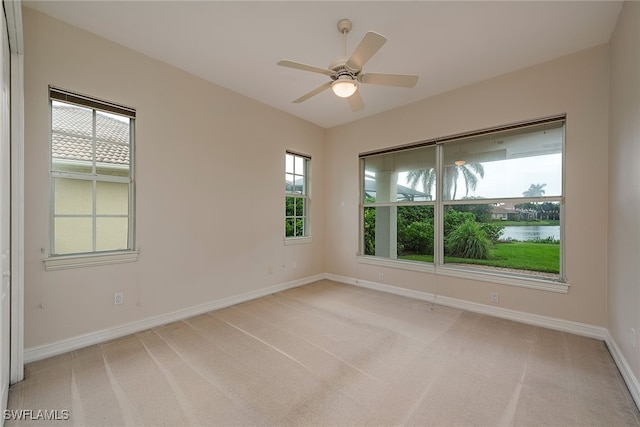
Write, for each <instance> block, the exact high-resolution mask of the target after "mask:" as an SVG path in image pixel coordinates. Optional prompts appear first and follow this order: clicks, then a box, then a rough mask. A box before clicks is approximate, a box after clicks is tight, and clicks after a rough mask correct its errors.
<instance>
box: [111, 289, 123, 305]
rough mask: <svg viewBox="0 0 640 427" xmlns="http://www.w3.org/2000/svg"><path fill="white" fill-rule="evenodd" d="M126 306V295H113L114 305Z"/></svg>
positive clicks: (117, 293) (120, 293)
mask: <svg viewBox="0 0 640 427" xmlns="http://www.w3.org/2000/svg"><path fill="white" fill-rule="evenodd" d="M121 304H124V293H122V292H116V293H115V294H113V305H121Z"/></svg>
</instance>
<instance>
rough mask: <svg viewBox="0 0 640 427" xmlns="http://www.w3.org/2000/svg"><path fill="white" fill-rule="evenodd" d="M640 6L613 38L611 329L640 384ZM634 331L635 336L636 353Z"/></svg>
mask: <svg viewBox="0 0 640 427" xmlns="http://www.w3.org/2000/svg"><path fill="white" fill-rule="evenodd" d="M639 23H640V3H638V2H629V1H628V2H625V4H624V7H623V8H622V12H621V13H620V17H619V18H618V23H617V26H616V29H615V31H614V33H613V36H612V38H611V43H610V44H611V109H610V121H611V123H610V125H611V126H610V132H609V138H610V139H609V144H610V151H609V188H608V190H609V199H608V202H609V244H608V247H609V250H608V259H609V264H608V273H609V292H608V307H609V316H608V320H609V322H608V326H609V332H610V333H611V335H612V336H613V338H614V339H615V341H616V343H617V344H618V346H619V347H620V351H621V352H622V354H623V355H624V358H625V359H626V360H627V363H628V364H629V367H630V368H631V370H632V371H633V373H634V375H635V377H636V378H640V336H639V335H638V334H640V262H639V258H638V256H639V254H640V224H639V223H638V217H639V215H638V214H639V213H640V168H639V167H638V161H639V160H640V25H638V24H639ZM631 328H634V329H635V331H636V340H637V344H636V346H635V348H634V347H633V339H632V338H633V336H632V333H631Z"/></svg>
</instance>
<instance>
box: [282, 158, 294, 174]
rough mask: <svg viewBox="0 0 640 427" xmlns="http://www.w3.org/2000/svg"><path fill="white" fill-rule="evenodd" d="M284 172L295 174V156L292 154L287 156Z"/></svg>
mask: <svg viewBox="0 0 640 427" xmlns="http://www.w3.org/2000/svg"><path fill="white" fill-rule="evenodd" d="M284 163H285V166H284V171H285V172H286V173H293V155H292V154H285V157H284Z"/></svg>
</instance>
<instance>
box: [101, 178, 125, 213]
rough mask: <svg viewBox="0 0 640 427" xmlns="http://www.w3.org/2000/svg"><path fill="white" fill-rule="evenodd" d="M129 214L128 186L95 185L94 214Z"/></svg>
mask: <svg viewBox="0 0 640 427" xmlns="http://www.w3.org/2000/svg"><path fill="white" fill-rule="evenodd" d="M128 213H129V184H123V183H118V182H97V183H96V214H97V215H127V214H128Z"/></svg>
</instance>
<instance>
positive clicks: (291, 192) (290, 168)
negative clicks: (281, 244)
mask: <svg viewBox="0 0 640 427" xmlns="http://www.w3.org/2000/svg"><path fill="white" fill-rule="evenodd" d="M310 162H311V158H310V157H308V156H303V155H301V154H296V153H292V152H287V153H286V154H285V237H287V238H300V237H308V236H309V217H308V212H309V163H310Z"/></svg>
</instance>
